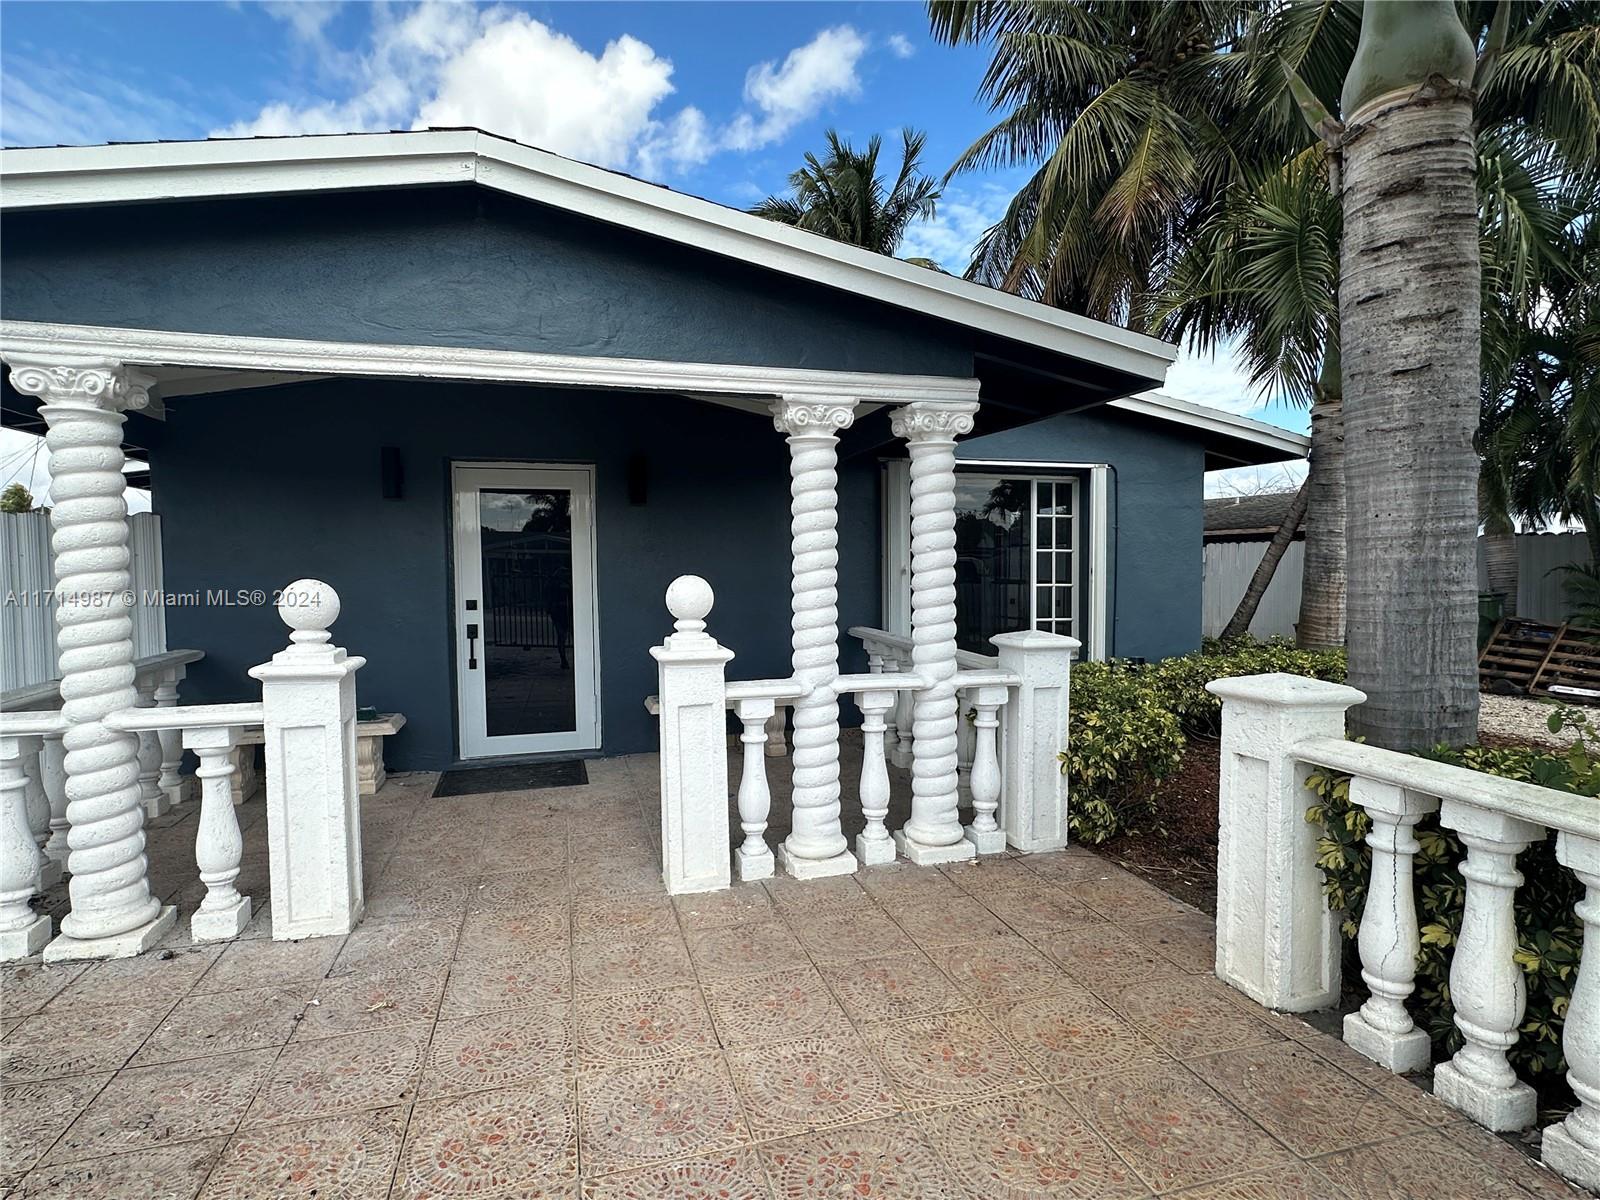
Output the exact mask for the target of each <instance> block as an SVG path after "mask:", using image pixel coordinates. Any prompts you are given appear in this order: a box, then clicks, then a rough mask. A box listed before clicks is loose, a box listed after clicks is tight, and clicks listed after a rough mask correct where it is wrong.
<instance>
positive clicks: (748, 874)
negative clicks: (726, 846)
mask: <svg viewBox="0 0 1600 1200" xmlns="http://www.w3.org/2000/svg"><path fill="white" fill-rule="evenodd" d="M733 869H734V872H735V873H736V874H737V875H738V876H739V882H740V883H753V882H754V881H755V880H757V879H771V878H772V876H773V875H774V874H775V873H776V859H775V858H774V856H773V853H772V851H771V850H768V851H767V852H766V853H765V854H748V853H746V852H745V848H744V847H743V846H738V847H736V848H735V849H734V851H733Z"/></svg>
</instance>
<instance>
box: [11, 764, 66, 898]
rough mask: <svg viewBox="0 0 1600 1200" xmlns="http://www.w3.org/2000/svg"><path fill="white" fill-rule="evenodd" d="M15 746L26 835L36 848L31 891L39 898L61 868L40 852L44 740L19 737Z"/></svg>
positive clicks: (45, 800) (44, 841)
mask: <svg viewBox="0 0 1600 1200" xmlns="http://www.w3.org/2000/svg"><path fill="white" fill-rule="evenodd" d="M18 742H19V744H20V745H21V748H22V772H23V775H24V776H25V777H26V778H27V781H28V786H27V789H26V791H25V793H24V794H25V796H26V808H27V813H28V832H29V833H30V834H32V835H33V842H34V845H36V846H38V847H39V876H38V878H37V879H36V880H35V881H34V887H35V888H36V889H37V890H38V891H39V893H40V894H43V893H44V892H45V890H46V889H48V888H52V887H54V886H55V885H56V884H58V883H60V882H61V864H60V863H58V862H56V861H55V860H54V859H52V858H50V857H49V856H48V855H46V854H45V852H44V848H45V846H46V845H48V844H49V842H50V797H49V796H48V795H46V793H45V790H44V779H43V774H42V771H41V768H40V763H39V756H40V754H41V753H42V752H43V749H44V738H42V737H38V736H30V737H23V738H19V739H18Z"/></svg>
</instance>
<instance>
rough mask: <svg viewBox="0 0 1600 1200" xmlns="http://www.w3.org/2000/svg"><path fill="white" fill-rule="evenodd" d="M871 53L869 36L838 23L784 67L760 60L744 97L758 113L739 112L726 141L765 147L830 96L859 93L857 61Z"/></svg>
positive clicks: (749, 77) (746, 146) (742, 147)
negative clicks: (866, 36) (863, 35)
mask: <svg viewBox="0 0 1600 1200" xmlns="http://www.w3.org/2000/svg"><path fill="white" fill-rule="evenodd" d="M866 52H867V39H866V38H864V37H862V36H861V34H859V33H857V32H856V31H855V30H854V29H852V28H851V27H850V26H849V25H838V26H835V27H834V28H832V29H824V30H823V31H822V32H821V33H819V34H817V36H816V37H814V38H812V39H811V40H810V41H809V42H807V43H806V44H805V45H804V46H800V47H797V48H796V49H794V50H791V51H789V55H788V57H787V58H785V59H784V60H783V65H782V66H779V65H778V64H777V63H776V62H764V63H757V64H756V65H755V66H753V67H751V68H750V72H749V74H748V75H746V76H745V81H744V98H745V100H746V101H747V102H748V103H749V104H751V105H752V106H753V107H754V109H755V111H754V112H751V111H749V110H746V111H745V112H741V113H740V114H739V115H738V116H736V117H735V118H734V120H733V122H732V124H730V125H729V127H728V129H727V132H726V133H725V134H724V136H723V143H724V144H725V145H727V146H728V147H730V148H731V149H734V150H757V149H760V148H761V147H762V146H768V145H771V144H772V143H773V142H776V141H780V140H781V139H783V138H784V137H787V136H788V134H789V132H790V130H792V129H793V128H794V127H795V126H796V125H798V124H799V123H800V122H801V121H804V120H806V119H808V118H810V117H812V116H815V115H816V114H817V113H818V112H819V111H820V110H821V109H822V106H823V105H824V104H826V103H827V102H828V101H829V100H833V99H835V98H837V97H840V96H854V95H857V94H858V93H859V92H860V90H861V81H860V79H859V78H857V76H856V64H857V63H859V62H860V61H861V56H862V55H864V54H865V53H866Z"/></svg>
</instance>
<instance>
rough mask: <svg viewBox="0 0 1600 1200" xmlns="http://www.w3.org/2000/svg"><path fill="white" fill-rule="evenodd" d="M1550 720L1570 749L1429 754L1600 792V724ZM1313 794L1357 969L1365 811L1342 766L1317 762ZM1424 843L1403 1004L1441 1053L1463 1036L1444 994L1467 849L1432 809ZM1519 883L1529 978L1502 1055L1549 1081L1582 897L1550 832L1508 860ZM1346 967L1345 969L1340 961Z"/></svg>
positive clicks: (1368, 862) (1555, 1072) (1573, 968)
mask: <svg viewBox="0 0 1600 1200" xmlns="http://www.w3.org/2000/svg"><path fill="white" fill-rule="evenodd" d="M1550 724H1551V729H1552V730H1559V729H1561V728H1572V729H1575V730H1576V731H1577V732H1578V733H1579V739H1578V741H1577V742H1576V744H1575V746H1574V748H1573V750H1572V751H1570V752H1569V751H1554V750H1552V751H1540V750H1527V749H1492V748H1489V747H1485V746H1469V747H1467V748H1466V749H1464V750H1460V751H1448V750H1436V751H1435V752H1434V753H1433V754H1432V755H1430V757H1433V758H1437V759H1439V760H1440V761H1442V762H1451V763H1455V764H1456V765H1457V766H1463V767H1470V768H1472V769H1473V770H1476V771H1483V772H1485V773H1487V774H1490V775H1499V776H1502V777H1504V778H1507V779H1520V780H1523V781H1525V782H1529V783H1537V784H1541V785H1542V786H1544V787H1550V788H1556V789H1558V790H1561V791H1568V792H1574V793H1576V794H1578V795H1583V796H1595V795H1597V794H1600V754H1597V753H1596V749H1597V747H1596V746H1595V744H1594V739H1595V738H1596V737H1597V735H1600V729H1596V728H1595V727H1594V726H1593V725H1592V724H1590V723H1589V721H1588V719H1587V718H1585V717H1584V716H1582V715H1580V714H1578V713H1576V712H1573V711H1572V710H1557V711H1556V712H1555V713H1554V714H1553V715H1552V717H1551V722H1550ZM1306 786H1307V787H1309V788H1310V789H1311V790H1312V791H1313V792H1314V793H1315V794H1316V796H1317V802H1316V803H1315V804H1314V805H1313V806H1312V807H1311V809H1310V810H1309V811H1308V812H1307V814H1306V819H1307V820H1309V821H1310V822H1312V823H1313V824H1315V825H1320V826H1321V827H1322V837H1321V838H1320V839H1319V840H1318V854H1319V859H1318V864H1319V865H1320V866H1321V868H1322V872H1323V876H1324V881H1325V882H1324V890H1325V891H1326V892H1327V895H1328V906H1329V907H1330V908H1332V909H1333V910H1334V911H1335V912H1341V913H1343V923H1342V929H1343V932H1344V936H1345V939H1346V947H1345V949H1346V957H1347V958H1348V959H1350V960H1351V961H1350V968H1351V971H1352V972H1353V971H1355V970H1359V961H1358V959H1357V956H1356V954H1355V948H1354V942H1355V937H1356V933H1357V930H1358V929H1359V928H1360V921H1361V912H1362V909H1363V907H1364V906H1365V904H1366V895H1367V879H1368V876H1369V875H1370V873H1371V867H1372V856H1371V852H1370V851H1369V850H1368V848H1367V845H1366V841H1365V838H1366V835H1367V830H1368V829H1369V828H1370V827H1371V822H1370V821H1369V820H1368V818H1367V815H1366V813H1365V812H1363V811H1362V810H1361V809H1359V808H1355V807H1352V806H1351V804H1350V780H1349V777H1348V776H1345V775H1339V774H1336V773H1333V772H1326V771H1319V772H1315V773H1313V774H1312V776H1311V778H1310V779H1309V780H1308V781H1307V784H1306ZM1416 836H1417V843H1418V845H1419V846H1420V847H1421V849H1420V850H1419V851H1418V853H1417V855H1416V860H1415V868H1416V885H1417V887H1416V897H1417V920H1418V923H1419V925H1420V926H1421V928H1422V949H1421V952H1420V953H1419V954H1418V956H1417V990H1416V991H1415V992H1413V993H1412V996H1411V1000H1410V1008H1411V1013H1412V1019H1413V1020H1415V1021H1416V1023H1417V1026H1418V1027H1419V1028H1421V1029H1425V1030H1427V1031H1428V1036H1429V1037H1430V1038H1432V1040H1433V1047H1434V1057H1435V1058H1445V1057H1448V1056H1449V1055H1451V1054H1453V1053H1455V1051H1456V1049H1457V1047H1459V1046H1460V1045H1461V1035H1460V1033H1459V1032H1458V1031H1457V1029H1456V1027H1455V1023H1454V1020H1453V1018H1454V1016H1455V1009H1454V1008H1453V1007H1452V1006H1451V1003H1450V955H1451V950H1452V947H1454V945H1455V943H1456V938H1457V936H1458V935H1459V933H1460V931H1461V912H1462V908H1463V906H1464V904H1465V902H1466V888H1465V884H1464V883H1463V881H1462V878H1461V871H1460V863H1461V860H1462V858H1463V857H1464V855H1465V851H1464V848H1463V847H1462V845H1461V841H1460V839H1459V838H1458V837H1457V836H1456V835H1455V834H1454V833H1453V832H1452V831H1450V830H1448V829H1445V828H1443V827H1442V826H1441V825H1440V824H1439V819H1438V816H1437V815H1433V816H1429V817H1425V818H1424V819H1423V820H1422V821H1421V822H1419V823H1418V825H1417V829H1416ZM1517 868H1518V870H1520V871H1521V872H1522V876H1523V878H1524V879H1525V880H1526V882H1525V883H1524V884H1523V885H1522V887H1520V888H1518V889H1517V898H1516V911H1517V935H1518V942H1519V945H1518V949H1517V955H1516V958H1517V964H1518V965H1519V966H1520V967H1521V968H1522V971H1523V975H1524V982H1525V983H1526V984H1527V989H1528V1008H1527V1013H1526V1015H1525V1017H1524V1020H1523V1024H1522V1026H1521V1032H1522V1037H1521V1038H1520V1039H1519V1040H1518V1042H1517V1044H1516V1046H1514V1047H1513V1048H1512V1050H1511V1062H1512V1065H1513V1066H1514V1067H1516V1068H1517V1070H1518V1071H1519V1072H1520V1073H1522V1074H1523V1075H1525V1076H1528V1077H1531V1078H1537V1079H1539V1080H1540V1081H1541V1082H1547V1083H1555V1082H1557V1081H1558V1079H1559V1076H1560V1073H1561V1072H1563V1071H1565V1070H1566V1063H1565V1061H1564V1059H1563V1058H1562V1055H1561V1026H1562V1022H1563V1019H1564V1017H1565V1015H1566V1010H1567V1003H1568V1001H1569V999H1570V997H1571V995H1572V985H1573V983H1574V982H1575V980H1576V979H1577V973H1578V960H1579V955H1580V947H1581V946H1582V944H1583V927H1582V925H1581V924H1580V923H1579V921H1578V919H1577V917H1576V916H1574V914H1573V906H1574V905H1575V904H1576V903H1577V902H1578V901H1579V900H1580V899H1581V898H1582V895H1583V886H1582V884H1580V883H1579V882H1578V879H1577V877H1576V876H1575V875H1574V874H1573V873H1572V872H1571V871H1569V870H1568V869H1567V868H1565V867H1563V866H1562V865H1561V864H1560V863H1558V862H1556V855H1555V838H1554V837H1549V838H1546V839H1544V840H1543V841H1541V842H1538V843H1536V844H1535V845H1533V846H1530V847H1529V848H1528V849H1527V850H1525V851H1523V852H1522V854H1521V855H1520V856H1519V857H1518V859H1517ZM1347 973H1350V972H1347Z"/></svg>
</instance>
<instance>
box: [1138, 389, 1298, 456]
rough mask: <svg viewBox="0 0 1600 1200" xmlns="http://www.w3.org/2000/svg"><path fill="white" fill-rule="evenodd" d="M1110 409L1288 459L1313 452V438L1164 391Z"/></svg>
mask: <svg viewBox="0 0 1600 1200" xmlns="http://www.w3.org/2000/svg"><path fill="white" fill-rule="evenodd" d="M1106 407H1108V408H1115V409H1118V410H1120V411H1122V412H1131V413H1138V414H1139V415H1140V416H1143V417H1154V418H1156V419H1157V420H1160V421H1176V422H1177V423H1178V424H1180V425H1188V426H1190V427H1191V428H1194V429H1200V430H1203V431H1204V432H1206V433H1212V434H1218V435H1220V436H1222V437H1229V438H1236V439H1238V440H1239V441H1241V442H1251V443H1253V444H1255V445H1257V446H1265V447H1266V448H1268V449H1269V450H1276V451H1279V452H1281V453H1282V454H1283V455H1284V457H1285V458H1304V457H1306V455H1307V454H1309V453H1310V452H1311V439H1310V438H1308V437H1306V436H1305V435H1304V434H1300V433H1290V432H1289V431H1288V430H1287V429H1280V428H1279V427H1278V426H1276V425H1270V424H1268V423H1267V422H1266V421H1256V420H1252V419H1251V418H1249V417H1241V416H1239V415H1238V414H1237V413H1230V412H1223V411H1222V410H1221V409H1219V408H1209V407H1207V406H1206V405H1204V404H1196V403H1194V401H1192V400H1180V399H1178V397H1176V396H1168V395H1167V394H1166V393H1164V392H1141V393H1140V394H1139V395H1137V396H1127V397H1125V398H1123V399H1121V400H1113V401H1111V402H1110V403H1109V404H1108V405H1107V406H1106Z"/></svg>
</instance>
